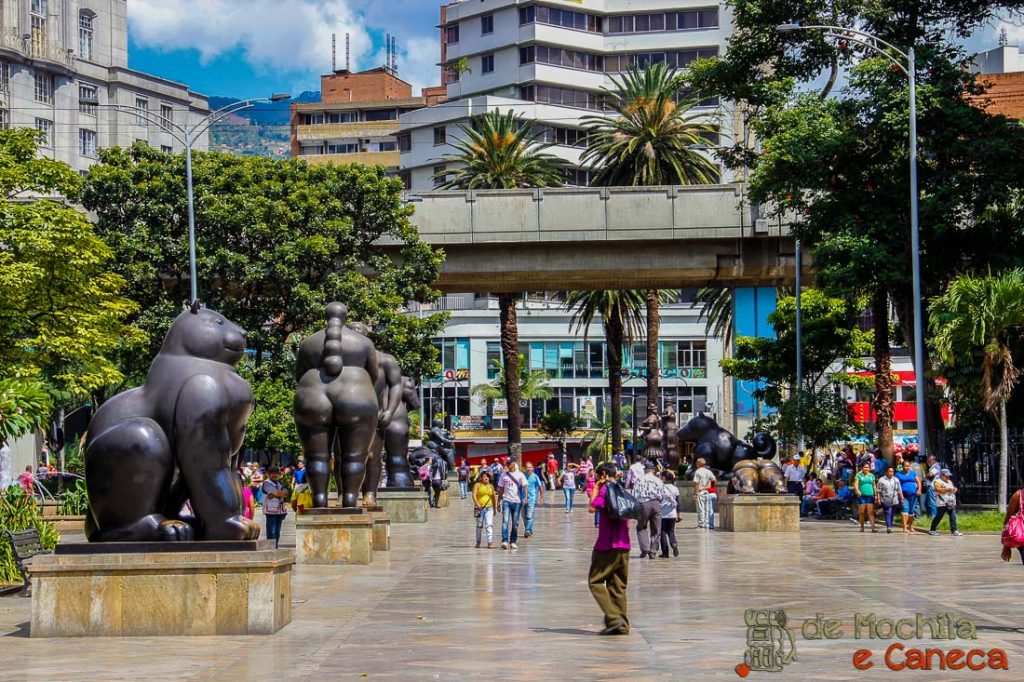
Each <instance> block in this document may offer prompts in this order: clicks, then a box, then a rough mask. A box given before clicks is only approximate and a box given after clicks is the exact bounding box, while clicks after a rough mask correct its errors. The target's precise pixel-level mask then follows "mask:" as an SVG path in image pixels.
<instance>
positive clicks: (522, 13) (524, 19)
mask: <svg viewBox="0 0 1024 682" xmlns="http://www.w3.org/2000/svg"><path fill="white" fill-rule="evenodd" d="M536 20H537V8H536V7H534V6H533V5H531V6H530V7H523V8H522V9H520V10H519V25H520V26H522V25H524V24H532V23H533V22H535V21H536Z"/></svg>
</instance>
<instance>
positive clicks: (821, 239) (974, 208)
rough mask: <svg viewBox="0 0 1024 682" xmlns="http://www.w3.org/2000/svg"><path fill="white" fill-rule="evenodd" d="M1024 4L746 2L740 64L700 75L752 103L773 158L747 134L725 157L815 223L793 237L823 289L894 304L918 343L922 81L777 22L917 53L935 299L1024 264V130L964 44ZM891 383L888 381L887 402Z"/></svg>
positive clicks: (697, 77)
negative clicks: (913, 147) (820, 83)
mask: <svg viewBox="0 0 1024 682" xmlns="http://www.w3.org/2000/svg"><path fill="white" fill-rule="evenodd" d="M1022 7H1024V3H1022V2H1019V1H1018V0H980V1H976V0H844V1H843V2H834V3H820V2H810V1H808V0H734V2H733V10H734V11H733V19H734V25H735V30H734V32H733V35H732V37H731V38H730V41H729V49H728V51H727V52H726V55H725V56H724V57H723V58H720V59H715V60H710V61H705V62H702V63H698V64H695V65H694V68H693V70H692V72H691V76H690V81H691V82H692V83H693V85H694V87H696V88H698V89H700V90H702V91H704V92H707V93H709V94H712V93H713V94H718V95H720V96H722V97H724V98H727V99H731V100H733V101H736V102H738V103H739V105H738V106H739V111H740V112H741V114H742V116H743V118H744V119H745V121H746V122H747V123H748V124H749V127H750V129H751V130H752V132H753V133H754V135H753V138H754V139H757V140H760V141H761V149H756V148H754V147H753V146H751V145H749V144H744V143H743V141H742V140H740V141H738V143H737V144H736V146H734V147H733V148H732V149H730V150H726V152H725V153H723V155H722V156H723V158H724V160H725V161H726V163H728V164H729V165H730V166H732V167H733V168H736V169H738V170H742V171H745V170H747V169H749V171H750V173H751V187H750V189H751V192H750V194H751V198H752V199H753V200H754V201H758V202H762V203H763V204H765V205H768V204H769V203H770V205H771V206H773V207H774V208H775V210H776V213H777V214H778V215H787V216H792V215H796V216H799V217H800V220H799V221H798V222H797V223H795V224H794V225H793V230H794V232H795V234H796V235H797V236H798V237H800V238H801V240H802V241H803V244H804V246H805V247H806V248H808V249H809V250H810V251H811V254H812V256H813V258H814V263H815V267H816V269H817V277H818V282H819V283H820V284H821V285H823V286H825V287H826V288H828V289H829V290H830V291H832V292H834V293H838V294H844V295H848V296H852V295H857V294H867V295H868V296H870V297H871V298H872V300H873V307H875V308H876V309H879V310H880V309H881V308H882V307H887V302H891V303H892V304H893V305H894V307H895V310H896V312H897V315H898V318H899V322H900V327H901V330H900V331H901V332H902V334H903V336H904V337H905V338H912V336H913V331H914V330H913V324H914V322H913V314H912V312H913V303H914V298H913V291H912V283H911V277H910V275H911V273H910V267H909V261H910V234H909V226H910V215H909V208H910V206H909V197H908V187H909V179H908V172H909V171H908V165H909V164H908V157H907V154H908V143H907V134H908V130H907V122H908V101H907V100H908V91H907V87H908V82H907V78H906V76H905V75H904V74H903V73H902V72H901V71H899V70H898V69H896V68H894V67H893V65H892V64H891V63H890V62H889V61H888V60H887V59H885V58H884V57H880V56H877V55H874V54H873V53H868V54H866V53H864V52H863V51H861V50H859V49H858V48H857V46H856V45H853V44H851V43H848V42H847V41H833V40H830V39H827V38H826V37H825V36H824V35H823V34H822V33H821V32H818V31H794V32H786V33H780V32H779V31H778V30H777V28H776V27H777V25H778V24H781V23H789V22H792V21H797V22H800V23H802V24H806V25H811V24H831V25H839V26H853V27H857V28H859V29H863V30H866V31H868V32H871V33H873V34H875V35H877V36H878V37H880V38H881V39H883V40H885V41H887V42H889V43H891V44H894V45H896V46H898V47H901V48H903V49H906V48H908V47H910V46H914V47H915V50H916V56H917V76H918V102H917V104H918V138H919V143H920V150H921V157H920V159H919V162H920V178H919V180H920V188H921V193H920V196H921V244H922V248H921V257H922V286H923V292H924V296H925V297H926V298H930V297H932V296H934V295H937V294H939V293H940V292H941V291H943V290H944V288H945V286H946V284H947V283H948V282H949V281H950V280H951V279H953V278H954V277H955V276H956V275H957V274H958V273H959V272H961V271H964V270H969V269H972V268H973V269H977V268H984V267H988V266H989V265H991V266H992V267H994V268H1002V267H1007V266H1013V265H1019V264H1020V262H1021V254H1022V253H1024V243H1022V241H1024V234H1022V233H1021V231H1020V230H1019V217H1020V215H1019V213H1020V211H1019V205H1020V202H1019V201H1015V198H1016V197H1019V196H1020V179H1019V173H1017V172H1016V171H1015V170H1014V168H1015V164H1016V159H1018V158H1020V156H1021V153H1022V152H1024V131H1021V130H1019V129H1018V128H1016V127H1015V125H1013V124H1012V122H1010V121H1008V120H1007V119H1006V118H1004V117H1001V116H994V115H992V114H990V113H988V112H987V111H985V110H984V109H983V108H982V107H979V106H975V104H974V103H973V102H972V98H973V97H974V96H976V95H979V94H981V92H982V90H983V87H982V86H981V84H980V82H979V80H978V79H976V77H975V76H974V75H972V74H971V73H970V70H969V69H968V68H967V66H968V62H969V59H970V56H969V55H968V54H967V53H966V51H965V49H964V47H963V40H964V38H966V37H967V36H968V35H970V34H971V33H972V32H973V31H975V30H977V29H978V28H980V27H982V26H985V25H986V23H987V22H989V21H990V20H991V19H993V18H994V17H996V16H999V15H1003V14H1005V13H1007V12H1013V11H1017V10H1020V9H1021V8H1022ZM848 67H849V68H850V77H849V84H848V86H846V87H845V88H843V90H842V91H841V92H838V93H832V92H831V91H832V87H831V86H832V84H833V83H834V82H835V76H836V74H837V72H838V70H839V69H841V68H848ZM822 72H829V73H830V74H831V75H830V78H829V82H828V84H827V85H826V87H825V88H824V90H823V91H822V92H821V93H814V94H805V95H794V94H793V86H794V83H795V82H806V81H808V80H810V79H812V78H814V77H816V76H818V75H819V74H820V73H822ZM830 93H831V96H829V97H825V95H826V94H830ZM744 137H746V138H747V139H749V136H744ZM876 317H878V316H876ZM926 323H927V321H926ZM876 325H877V326H876V330H875V331H876V339H877V340H878V341H879V343H877V344H876V353H878V352H880V353H881V354H882V355H883V356H887V352H888V338H887V337H888V330H887V327H888V315H885V316H884V319H882V318H881V317H879V319H876ZM923 360H924V363H923V364H924V366H925V367H926V368H930V362H929V358H924V359H923ZM883 364H884V359H883V358H876V366H877V367H879V368H881V367H882V365H883ZM877 375H878V376H879V378H880V379H884V378H885V377H886V376H887V374H886V373H885V372H883V371H878V372H877ZM926 375H927V377H926V378H927V380H928V382H929V386H930V390H929V391H928V392H927V395H926V398H927V400H928V403H929V410H928V421H929V422H930V423H934V424H939V423H941V422H940V421H939V416H938V414H939V399H940V397H941V393H940V392H939V391H937V390H935V389H934V374H933V372H931V371H926ZM890 389H891V387H887V386H885V385H881V384H880V385H876V390H877V391H878V392H879V393H883V392H888V391H889V390H890ZM880 416H884V415H882V414H880ZM927 426H928V425H927V424H921V425H919V428H920V429H927Z"/></svg>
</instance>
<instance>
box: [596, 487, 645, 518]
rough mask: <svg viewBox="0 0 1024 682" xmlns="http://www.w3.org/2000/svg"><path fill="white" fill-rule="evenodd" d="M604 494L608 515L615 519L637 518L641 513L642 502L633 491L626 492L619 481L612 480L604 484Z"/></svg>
mask: <svg viewBox="0 0 1024 682" xmlns="http://www.w3.org/2000/svg"><path fill="white" fill-rule="evenodd" d="M604 495H605V501H606V503H607V505H606V508H607V509H608V515H609V516H610V517H611V518H613V519H619V520H623V519H635V518H637V517H638V516H639V515H640V504H639V503H638V502H637V501H636V498H635V497H633V495H632V494H631V493H628V492H626V491H625V490H624V489H623V488H622V486H620V485H619V484H618V483H616V482H614V481H611V482H608V483H605V484H604Z"/></svg>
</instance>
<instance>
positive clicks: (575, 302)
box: [565, 289, 646, 452]
mask: <svg viewBox="0 0 1024 682" xmlns="http://www.w3.org/2000/svg"><path fill="white" fill-rule="evenodd" d="M645 306H646V296H645V294H644V292H643V291H641V290H639V289H623V290H619V291H570V292H569V294H568V295H567V296H566V297H565V308H566V310H569V311H572V317H571V318H570V319H569V327H570V329H572V331H573V333H575V334H578V333H579V332H580V330H581V329H582V330H583V338H584V340H585V339H586V337H587V334H588V333H589V332H590V325H591V324H592V323H593V322H594V320H595V319H596V318H597V317H600V318H601V324H602V325H603V327H604V335H605V340H606V341H607V346H608V389H609V393H610V394H611V403H612V404H611V422H612V450H613V451H614V452H618V451H619V450H621V449H622V349H623V345H624V344H625V343H632V342H633V339H635V338H638V337H639V336H640V334H641V333H643V329H644V312H643V311H644V308H645Z"/></svg>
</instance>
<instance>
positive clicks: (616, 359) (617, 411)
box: [601, 318, 636, 459]
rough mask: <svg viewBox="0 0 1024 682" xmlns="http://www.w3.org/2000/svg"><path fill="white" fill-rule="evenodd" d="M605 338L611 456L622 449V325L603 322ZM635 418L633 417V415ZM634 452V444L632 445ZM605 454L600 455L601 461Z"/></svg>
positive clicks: (612, 320)
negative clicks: (610, 423)
mask: <svg viewBox="0 0 1024 682" xmlns="http://www.w3.org/2000/svg"><path fill="white" fill-rule="evenodd" d="M605 325H606V326H605V337H606V339H607V341H608V389H609V393H611V403H612V404H611V417H612V454H613V455H614V454H615V453H616V452H618V451H619V450H621V449H622V325H621V324H620V323H619V322H618V321H617V320H615V319H614V318H613V319H611V320H605ZM634 416H635V415H634ZM633 452H634V453H635V452H636V443H634V444H633ZM604 454H605V453H601V457H602V459H603V458H604Z"/></svg>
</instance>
